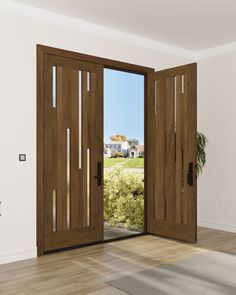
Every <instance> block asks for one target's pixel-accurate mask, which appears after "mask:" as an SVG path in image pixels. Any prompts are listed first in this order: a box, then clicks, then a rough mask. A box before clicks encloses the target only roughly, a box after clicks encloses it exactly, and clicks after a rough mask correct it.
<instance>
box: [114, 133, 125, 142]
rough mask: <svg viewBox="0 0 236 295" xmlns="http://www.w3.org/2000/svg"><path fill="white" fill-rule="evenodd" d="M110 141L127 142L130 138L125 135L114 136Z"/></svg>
mask: <svg viewBox="0 0 236 295" xmlns="http://www.w3.org/2000/svg"><path fill="white" fill-rule="evenodd" d="M110 140H112V141H126V140H128V137H127V136H125V135H123V134H114V135H112V136H111V137H110Z"/></svg>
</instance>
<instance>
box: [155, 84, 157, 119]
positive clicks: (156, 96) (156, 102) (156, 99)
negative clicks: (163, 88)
mask: <svg viewBox="0 0 236 295" xmlns="http://www.w3.org/2000/svg"><path fill="white" fill-rule="evenodd" d="M154 83H155V84H154V95H155V102H154V112H155V115H156V114H157V81H155V82H154Z"/></svg>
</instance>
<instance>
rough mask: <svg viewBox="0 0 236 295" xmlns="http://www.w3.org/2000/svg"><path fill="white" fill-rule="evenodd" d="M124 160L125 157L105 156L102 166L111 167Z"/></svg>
mask: <svg viewBox="0 0 236 295" xmlns="http://www.w3.org/2000/svg"><path fill="white" fill-rule="evenodd" d="M126 160H127V159H125V158H106V159H104V168H110V167H113V166H114V165H116V164H118V163H122V162H124V161H126Z"/></svg>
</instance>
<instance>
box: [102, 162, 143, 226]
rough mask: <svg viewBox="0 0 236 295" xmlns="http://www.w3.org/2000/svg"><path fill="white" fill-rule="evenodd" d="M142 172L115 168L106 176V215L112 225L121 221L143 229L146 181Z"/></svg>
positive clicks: (116, 224) (107, 220) (126, 224)
mask: <svg viewBox="0 0 236 295" xmlns="http://www.w3.org/2000/svg"><path fill="white" fill-rule="evenodd" d="M143 177H144V176H143V174H142V173H134V172H132V173H131V172H125V171H124V170H123V169H121V168H118V169H114V170H113V171H112V172H110V173H107V174H105V177H104V215H105V221H106V222H107V223H108V224H109V225H111V226H118V225H119V224H120V223H122V224H123V226H125V227H128V228H130V229H143V225H144V198H143V195H144V182H143Z"/></svg>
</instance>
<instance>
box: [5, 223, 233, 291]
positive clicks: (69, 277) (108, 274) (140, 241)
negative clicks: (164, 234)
mask: <svg viewBox="0 0 236 295" xmlns="http://www.w3.org/2000/svg"><path fill="white" fill-rule="evenodd" d="M205 251H223V252H226V253H231V254H236V234H233V233H227V232H223V231H217V230H211V229H206V228H199V242H198V243H197V244H195V245H193V244H185V243H179V242H176V241H172V240H168V239H163V238H160V237H156V236H152V235H147V236H140V237H136V238H132V239H129V240H123V241H118V242H113V243H107V244H100V245H96V246H90V247H86V248H80V249H76V250H71V251H66V252H60V253H56V254H50V255H46V256H43V257H40V258H38V259H30V260H25V261H22V262H16V263H11V264H6V265H1V266H0V294H1V295H13V294H14V295H16V294H17V295H38V294H53V295H61V294H63V295H64V294H79V295H84V294H89V295H113V294H114V295H122V294H123V295H125V294H127V293H125V292H122V291H119V290H117V289H115V288H112V287H110V286H108V285H106V284H105V282H106V281H108V280H111V279H115V278H118V277H119V276H123V275H126V274H133V273H136V272H140V271H143V270H145V269H148V268H153V267H157V266H159V265H161V264H165V263H171V262H174V261H177V260H180V259H185V258H187V257H190V256H193V255H198V254H201V253H204V252H205Z"/></svg>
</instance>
